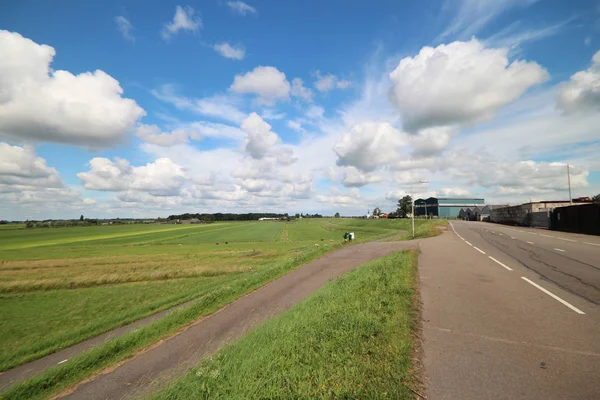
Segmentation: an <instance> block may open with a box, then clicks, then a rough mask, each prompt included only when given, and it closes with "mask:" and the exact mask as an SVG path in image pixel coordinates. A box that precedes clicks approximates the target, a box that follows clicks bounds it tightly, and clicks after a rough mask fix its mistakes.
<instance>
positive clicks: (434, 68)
mask: <svg viewBox="0 0 600 400" xmlns="http://www.w3.org/2000/svg"><path fill="white" fill-rule="evenodd" d="M507 54H508V49H486V48H485V47H484V46H483V44H482V43H480V42H479V41H478V40H477V39H474V38H473V39H472V40H470V41H469V42H453V43H450V44H448V45H440V46H438V47H436V48H432V47H424V48H422V49H421V51H420V52H419V54H418V55H417V56H415V57H406V58H404V59H402V60H401V61H400V63H399V64H398V66H397V67H396V69H395V70H394V71H393V72H392V73H391V74H390V79H391V81H392V84H393V87H392V89H391V90H390V99H391V101H392V103H393V104H394V105H395V106H396V107H397V108H398V110H399V111H400V114H401V116H402V118H403V123H404V128H405V129H406V130H407V131H410V132H414V131H417V130H419V129H423V128H428V127H433V126H440V125H452V124H467V123H474V122H479V121H482V120H486V119H489V118H491V117H492V116H493V115H494V114H495V112H496V111H498V110H499V109H500V108H501V107H503V106H505V105H507V104H508V103H510V102H512V101H514V100H515V99H517V98H518V97H519V96H521V95H522V94H523V93H524V92H525V91H526V90H527V89H528V88H529V87H531V86H533V85H536V84H539V83H541V82H544V81H545V80H546V79H548V73H547V72H546V70H544V69H543V68H542V67H540V66H539V65H538V64H536V63H535V62H527V61H513V62H512V63H509V60H508V57H507Z"/></svg>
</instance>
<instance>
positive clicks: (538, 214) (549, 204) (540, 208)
mask: <svg viewBox="0 0 600 400" xmlns="http://www.w3.org/2000/svg"><path fill="white" fill-rule="evenodd" d="M589 203H590V199H589V197H582V198H577V199H573V200H572V201H571V200H563V201H556V200H553V201H533V202H530V203H524V204H520V205H517V206H505V207H500V208H494V209H493V210H491V213H490V221H491V222H496V223H500V224H510V225H522V226H537V227H543V228H548V227H549V224H550V217H551V215H552V211H553V210H554V209H556V208H558V207H568V206H577V205H583V204H589Z"/></svg>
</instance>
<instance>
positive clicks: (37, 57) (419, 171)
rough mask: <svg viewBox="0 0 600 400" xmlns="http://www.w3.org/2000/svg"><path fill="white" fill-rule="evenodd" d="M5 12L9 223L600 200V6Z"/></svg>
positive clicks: (139, 6) (273, 5)
mask: <svg viewBox="0 0 600 400" xmlns="http://www.w3.org/2000/svg"><path fill="white" fill-rule="evenodd" d="M421 3H426V4H421ZM2 8H3V12H2V13H0V30H1V31H2V36H0V38H1V39H2V40H0V73H1V74H2V75H4V76H5V77H6V79H0V93H5V96H4V97H5V98H4V99H2V97H3V96H0V218H3V219H22V218H61V217H72V214H73V215H74V214H79V213H85V214H87V215H93V216H99V217H102V216H119V215H120V216H132V215H133V216H159V215H168V214H170V213H179V212H188V211H236V210H239V211H241V210H244V211H282V212H290V213H295V212H300V211H302V212H321V213H325V214H329V213H330V214H333V213H335V212H337V211H339V212H341V213H342V214H349V215H350V214H357V213H362V212H363V210H366V209H367V208H373V207H375V206H379V207H381V208H382V209H384V210H388V209H389V210H391V209H392V208H394V203H395V202H396V201H397V198H398V197H399V196H401V195H403V194H404V193H406V192H408V191H415V194H416V195H417V196H430V195H437V196H469V195H477V196H482V197H485V198H486V199H487V200H488V202H489V203H498V202H502V203H504V202H508V203H519V202H522V201H526V200H528V199H529V198H535V199H544V200H546V199H555V198H565V189H566V176H565V173H564V170H565V168H566V164H567V163H569V164H572V165H573V166H574V167H573V174H574V175H573V178H572V180H573V188H574V193H575V194H576V195H592V194H596V193H598V192H600V165H599V162H598V159H597V154H598V151H600V134H598V133H597V132H596V131H594V127H597V126H600V55H598V56H597V57H595V55H596V54H600V53H597V52H598V51H599V50H600V2H599V1H597V0H594V1H592V0H589V1H587V0H582V1H577V2H565V1H558V0H555V1H551V0H521V1H515V0H498V1H493V2H492V1H483V0H447V1H446V0H442V1H431V2H429V1H428V2H408V1H407V2H398V1H380V2H376V3H373V2H370V3H369V2H362V1H341V0H340V1H327V2H323V1H285V2H276V1H248V2H241V1H202V2H186V3H182V2H179V1H161V2H151V3H148V2H142V1H129V2H127V1H125V2H124V1H105V2H101V3H93V2H80V1H59V2H54V3H49V2H41V3H40V2H34V1H8V2H4V3H3V6H2ZM46 46H50V47H51V48H52V49H53V50H49V48H48V47H46ZM596 58H597V59H598V60H597V61H596ZM2 59H4V61H3V60H2ZM7 60H10V61H7ZM40 71H41V72H40ZM61 71H62V72H64V73H61ZM575 74H578V75H575ZM3 108H4V109H3ZM2 159H4V161H2ZM418 180H428V181H429V182H428V183H427V184H425V185H417V187H416V188H413V187H411V186H412V185H411V182H414V181H418Z"/></svg>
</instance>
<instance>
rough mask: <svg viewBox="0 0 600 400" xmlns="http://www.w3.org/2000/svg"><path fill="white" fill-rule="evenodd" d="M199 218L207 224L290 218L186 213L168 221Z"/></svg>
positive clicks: (172, 216)
mask: <svg viewBox="0 0 600 400" xmlns="http://www.w3.org/2000/svg"><path fill="white" fill-rule="evenodd" d="M193 218H197V219H199V220H200V221H205V222H217V221H257V220H258V219H260V218H288V214H287V213H284V214H276V213H245V214H234V213H214V214H208V213H196V214H192V213H185V214H179V215H169V216H168V217H167V220H169V221H174V220H178V219H179V220H188V219H193Z"/></svg>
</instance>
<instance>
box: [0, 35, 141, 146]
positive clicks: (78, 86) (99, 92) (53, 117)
mask: <svg viewBox="0 0 600 400" xmlns="http://www.w3.org/2000/svg"><path fill="white" fill-rule="evenodd" d="M54 55H55V51H54V48H52V47H50V46H46V45H39V44H37V43H35V42H33V41H32V40H30V39H26V38H24V37H23V36H21V35H19V34H18V33H12V32H8V31H0V137H3V138H6V139H8V140H10V141H13V142H17V143H23V142H30V141H32V142H42V141H43V142H58V143H69V144H74V145H80V146H84V147H110V146H112V145H114V144H115V143H119V142H123V141H125V139H126V138H127V134H128V133H129V132H130V131H131V130H132V129H133V127H134V126H135V123H136V121H137V120H138V119H139V118H141V117H142V116H143V115H144V114H145V112H144V110H143V109H142V108H140V107H139V106H138V105H137V104H136V102H135V101H134V100H131V99H126V98H123V97H121V95H122V94H123V89H122V88H121V87H120V86H119V82H118V81H117V80H115V79H114V78H112V77H111V76H110V75H108V74H106V73H105V72H103V71H100V70H97V71H95V72H85V73H81V74H79V75H73V74H71V73H70V72H68V71H62V70H57V71H55V70H52V69H51V68H50V63H51V62H52V59H53V58H54Z"/></svg>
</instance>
